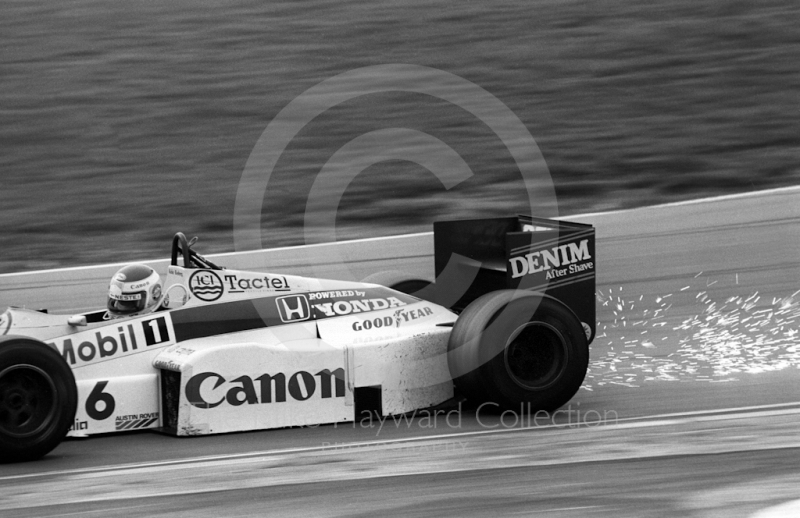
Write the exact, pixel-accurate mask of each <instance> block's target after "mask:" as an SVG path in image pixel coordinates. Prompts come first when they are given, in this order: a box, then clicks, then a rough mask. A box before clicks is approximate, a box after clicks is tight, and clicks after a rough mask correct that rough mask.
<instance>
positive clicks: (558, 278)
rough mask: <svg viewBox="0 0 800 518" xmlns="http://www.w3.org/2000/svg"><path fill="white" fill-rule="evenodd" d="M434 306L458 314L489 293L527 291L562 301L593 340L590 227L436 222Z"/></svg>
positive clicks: (516, 221) (534, 221)
mask: <svg viewBox="0 0 800 518" xmlns="http://www.w3.org/2000/svg"><path fill="white" fill-rule="evenodd" d="M433 234H434V249H435V262H436V302H437V303H438V304H441V305H443V306H446V307H449V308H452V309H454V310H456V311H459V310H462V309H464V308H465V307H466V306H467V305H468V304H469V303H470V302H472V301H473V300H475V299H476V298H478V297H480V296H481V295H483V294H485V293H488V292H490V291H495V290H500V289H523V290H530V291H535V292H539V293H542V294H545V295H548V296H551V297H553V298H556V299H558V300H559V301H561V302H562V303H564V304H565V305H566V306H568V307H569V308H570V309H571V310H572V311H573V312H574V313H575V315H576V316H577V317H578V318H579V319H580V320H581V322H584V323H586V324H588V325H589V326H590V328H591V335H590V336H591V337H594V334H595V325H596V312H595V270H596V266H597V265H596V258H595V231H594V227H592V225H586V224H583V223H572V222H568V221H559V220H552V219H545V218H537V217H532V216H516V217H508V218H487V219H472V220H459V221H437V222H435V223H434V225H433Z"/></svg>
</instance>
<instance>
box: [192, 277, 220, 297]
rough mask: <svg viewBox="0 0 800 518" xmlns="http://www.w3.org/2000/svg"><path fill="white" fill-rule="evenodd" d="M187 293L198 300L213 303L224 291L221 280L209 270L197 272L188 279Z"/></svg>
mask: <svg viewBox="0 0 800 518" xmlns="http://www.w3.org/2000/svg"><path fill="white" fill-rule="evenodd" d="M189 291H191V292H192V294H193V295H194V296H195V297H197V298H198V299H200V300H203V301H205V302H213V301H215V300H217V299H219V298H220V297H222V293H223V291H224V287H223V285H222V279H220V278H219V275H217V274H216V273H214V272H213V271H211V270H198V271H196V272H194V273H192V276H191V277H189Z"/></svg>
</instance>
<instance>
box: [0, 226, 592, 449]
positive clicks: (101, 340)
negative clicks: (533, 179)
mask: <svg viewBox="0 0 800 518" xmlns="http://www.w3.org/2000/svg"><path fill="white" fill-rule="evenodd" d="M434 242H435V262H436V282H435V284H432V283H429V282H425V281H422V280H419V279H396V280H395V281H394V282H392V283H391V284H390V286H389V287H385V286H381V285H378V284H373V283H357V282H346V281H337V280H323V279H312V278H304V277H297V276H291V275H282V274H270V273H266V274H265V273H259V272H244V271H235V270H228V269H224V268H220V267H218V266H216V265H215V264H213V263H212V262H211V261H209V260H208V259H206V258H204V257H203V256H201V255H199V254H197V253H196V252H195V251H194V250H192V248H191V245H192V244H193V241H192V242H187V240H186V238H185V237H184V235H183V234H181V233H178V234H176V235H175V237H174V239H173V242H172V256H171V265H170V266H169V269H168V272H167V276H166V279H165V281H164V283H163V286H162V285H160V284H159V285H158V287H159V289H158V290H155V289H154V290H153V293H155V295H156V297H157V299H158V300H157V304H156V305H154V306H153V310H151V311H148V312H144V313H135V314H132V315H130V316H127V317H119V318H111V317H112V316H115V315H110V313H109V311H108V310H101V311H94V312H90V313H86V314H80V315H75V316H59V315H49V314H47V313H45V312H41V311H32V310H27V309H19V308H9V309H8V310H7V311H6V312H5V313H3V314H2V315H1V316H0V335H2V336H0V461H5V462H10V461H12V462H13V461H20V460H28V459H34V458H37V457H40V456H42V455H44V454H46V453H47V452H48V451H50V450H52V449H53V448H54V447H55V446H56V445H58V443H59V442H60V441H61V440H62V439H63V438H64V437H65V436H85V435H91V434H100V433H110V432H120V431H129V430H141V429H157V430H159V431H161V432H164V433H168V434H173V435H178V436H187V435H201V434H216V433H223V432H234V431H244V430H260V429H268V428H278V427H287V426H300V425H316V424H323V423H337V422H346V421H354V420H357V419H359V418H360V417H361V416H362V415H363V414H364V413H365V412H367V413H370V414H369V415H372V414H371V413H372V412H377V413H378V414H379V415H381V416H389V415H397V414H403V413H406V412H410V411H414V410H417V409H422V408H427V407H431V406H434V405H437V404H439V403H442V402H444V401H446V400H448V399H450V398H452V397H453V396H454V388H455V390H457V391H458V392H459V393H460V394H461V395H463V396H465V397H466V398H468V399H470V400H473V401H476V402H477V401H491V402H493V403H495V404H496V406H497V407H498V408H506V409H512V410H516V411H520V410H522V411H525V412H534V411H537V410H542V409H544V410H551V409H555V408H557V407H559V406H561V405H563V404H565V403H566V402H567V401H568V400H569V399H570V398H571V397H572V396H573V395H574V394H575V393H576V391H577V390H578V388H579V387H580V385H581V383H582V382H583V378H584V376H585V374H586V369H587V364H588V357H589V352H588V344H589V343H590V342H591V340H592V338H593V336H594V332H595V322H594V319H595V307H594V283H595V264H594V229H593V228H592V227H591V226H589V225H582V224H576V223H567V222H559V221H553V220H546V219H539V218H531V217H524V216H520V217H512V218H495V219H482V220H470V221H450V222H437V223H436V224H435V225H434ZM113 285H114V282H113V281H112V287H113ZM156 291H158V292H157V293H156ZM412 293H413V294H412ZM117 299H119V300H123V301H124V300H125V299H124V297H117ZM109 307H111V306H109Z"/></svg>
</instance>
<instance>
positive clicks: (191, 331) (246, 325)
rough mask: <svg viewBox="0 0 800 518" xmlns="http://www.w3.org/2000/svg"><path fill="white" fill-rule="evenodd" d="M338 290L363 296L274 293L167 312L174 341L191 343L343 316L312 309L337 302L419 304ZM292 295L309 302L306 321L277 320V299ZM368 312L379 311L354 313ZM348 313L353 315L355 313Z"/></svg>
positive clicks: (384, 291) (383, 291) (382, 293)
mask: <svg viewBox="0 0 800 518" xmlns="http://www.w3.org/2000/svg"><path fill="white" fill-rule="evenodd" d="M339 291H358V292H360V293H363V295H354V296H349V295H348V296H340V297H336V296H334V297H330V298H321V299H312V297H314V296H316V295H319V294H329V293H332V291H320V292H309V293H294V294H289V295H287V294H285V293H278V294H275V295H272V296H269V297H262V298H257V299H247V300H237V301H233V302H222V303H212V304H208V305H204V306H195V307H191V308H185V309H176V310H174V311H173V312H172V313H171V316H172V325H173V328H174V329H175V341H176V342H183V341H186V340H192V339H194V338H204V337H208V336H217V335H223V334H227V333H236V332H240V331H250V330H253V329H260V328H265V327H273V326H280V325H287V324H291V323H298V322H307V321H311V320H321V319H325V318H336V317H340V316H346V315H332V316H330V315H326V314H325V313H324V312H323V311H320V310H319V309H318V308H315V306H317V305H320V304H327V303H332V304H335V303H336V302H340V301H347V302H354V301H364V300H369V299H387V298H388V297H394V298H396V299H398V300H400V301H401V302H403V303H404V304H413V303H415V302H419V299H417V298H416V297H413V296H411V295H406V294H404V293H400V292H397V291H394V290H390V289H389V288H364V289H360V290H339ZM292 296H305V297H306V298H307V299H308V300H309V304H310V309H311V311H310V314H309V316H308V318H305V319H303V320H298V321H296V322H286V321H284V320H282V319H281V315H280V312H279V311H278V305H277V303H278V300H279V299H283V298H286V297H292ZM372 311H379V309H375V310H371V311H363V310H361V311H359V312H358V313H367V312H372ZM351 314H356V312H354V313H351Z"/></svg>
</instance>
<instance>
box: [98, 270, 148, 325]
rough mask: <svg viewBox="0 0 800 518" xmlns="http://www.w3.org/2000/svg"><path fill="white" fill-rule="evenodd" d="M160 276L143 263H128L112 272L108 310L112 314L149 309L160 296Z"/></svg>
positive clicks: (128, 313)
mask: <svg viewBox="0 0 800 518" xmlns="http://www.w3.org/2000/svg"><path fill="white" fill-rule="evenodd" d="M159 281H160V277H159V276H158V274H157V273H156V271H155V270H153V269H152V268H150V267H149V266H146V265H144V264H129V265H128V266H126V267H125V268H123V269H121V270H120V271H118V272H117V273H115V274H114V277H112V278H111V285H110V286H109V288H108V311H109V313H111V315H112V316H122V315H131V314H133V313H140V312H142V311H146V310H150V309H152V308H153V306H155V305H156V303H158V300H159V299H160V298H161V284H160V283H159Z"/></svg>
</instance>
